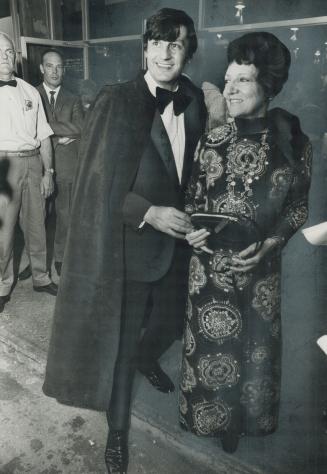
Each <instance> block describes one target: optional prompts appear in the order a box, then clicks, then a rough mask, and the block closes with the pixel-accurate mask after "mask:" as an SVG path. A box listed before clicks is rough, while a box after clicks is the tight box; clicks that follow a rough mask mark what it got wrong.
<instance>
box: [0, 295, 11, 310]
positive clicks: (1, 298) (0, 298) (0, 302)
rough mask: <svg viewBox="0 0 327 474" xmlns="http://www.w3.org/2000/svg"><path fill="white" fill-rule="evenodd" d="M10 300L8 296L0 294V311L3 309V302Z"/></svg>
mask: <svg viewBox="0 0 327 474" xmlns="http://www.w3.org/2000/svg"><path fill="white" fill-rule="evenodd" d="M9 300H10V296H9V295H6V296H0V313H2V311H3V310H4V309H5V304H6V303H8V301H9Z"/></svg>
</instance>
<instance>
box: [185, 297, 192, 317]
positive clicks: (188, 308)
mask: <svg viewBox="0 0 327 474" xmlns="http://www.w3.org/2000/svg"><path fill="white" fill-rule="evenodd" d="M186 314H187V318H188V320H189V321H190V320H191V319H192V317H193V305H192V301H191V298H190V297H189V296H188V297H187V303H186Z"/></svg>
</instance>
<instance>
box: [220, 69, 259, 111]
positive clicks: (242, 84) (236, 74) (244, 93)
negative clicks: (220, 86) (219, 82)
mask: <svg viewBox="0 0 327 474" xmlns="http://www.w3.org/2000/svg"><path fill="white" fill-rule="evenodd" d="M257 77H258V69H257V68H256V67H255V66H254V64H237V63H236V62H235V61H234V62H232V63H231V64H230V65H229V66H228V68H227V71H226V75H225V89H224V97H225V99H226V102H227V107H228V111H229V114H230V116H231V117H233V118H234V117H243V118H248V119H250V118H258V117H264V116H265V114H266V112H267V106H268V101H267V98H266V97H265V94H264V91H263V88H262V86H261V85H260V84H259V83H258V81H257Z"/></svg>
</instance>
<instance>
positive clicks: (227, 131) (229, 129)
mask: <svg viewBox="0 0 327 474" xmlns="http://www.w3.org/2000/svg"><path fill="white" fill-rule="evenodd" d="M233 130H234V127H233V125H232V124H230V123H227V124H225V125H222V126H221V127H217V128H214V129H213V130H211V131H210V132H209V133H208V135H207V136H206V140H205V145H206V146H207V147H214V148H215V147H218V146H221V145H223V144H224V143H226V142H228V141H229V140H230V139H231V137H232V135H233Z"/></svg>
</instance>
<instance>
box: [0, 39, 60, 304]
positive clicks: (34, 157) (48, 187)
mask: <svg viewBox="0 0 327 474" xmlns="http://www.w3.org/2000/svg"><path fill="white" fill-rule="evenodd" d="M14 68H15V48H14V45H13V42H12V40H11V39H10V37H9V36H7V35H6V34H5V33H2V32H0V163H2V164H3V163H5V164H6V167H7V168H8V171H7V182H8V184H9V187H10V189H11V198H8V199H2V200H1V202H0V220H1V222H2V226H1V228H0V312H2V311H3V309H4V306H5V304H6V303H7V301H8V300H9V295H10V291H11V288H12V284H13V281H14V273H13V242H14V230H15V225H16V222H17V219H18V217H19V220H20V225H21V228H22V230H23V233H24V238H25V245H26V250H27V253H28V257H29V260H30V265H31V270H32V277H33V288H34V290H35V291H38V292H46V293H49V294H50V295H54V296H55V295H56V294H57V285H55V284H54V283H53V282H52V281H51V279H50V277H49V275H48V273H47V269H46V236H45V227H44V213H45V199H46V198H47V197H48V196H50V195H51V193H52V192H53V169H52V153H51V143H50V138H49V137H50V135H52V134H53V132H52V129H51V127H50V126H49V125H48V123H47V120H46V117H45V113H44V109H43V106H42V101H41V97H40V94H39V93H38V91H37V90H36V89H35V88H34V87H32V86H31V85H29V84H27V83H26V82H25V81H23V80H22V79H19V78H15V76H14Z"/></svg>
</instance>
